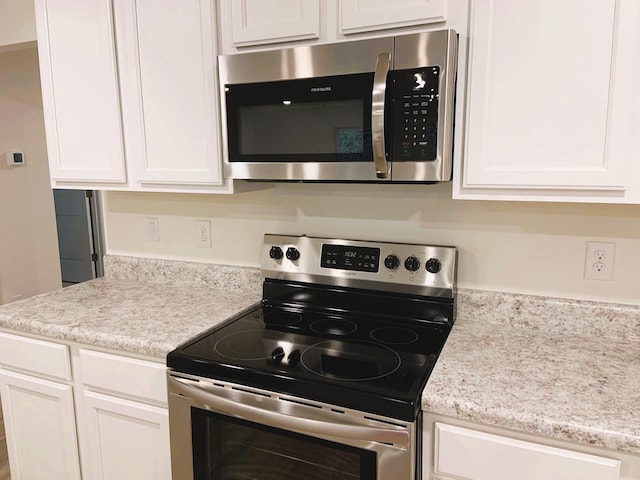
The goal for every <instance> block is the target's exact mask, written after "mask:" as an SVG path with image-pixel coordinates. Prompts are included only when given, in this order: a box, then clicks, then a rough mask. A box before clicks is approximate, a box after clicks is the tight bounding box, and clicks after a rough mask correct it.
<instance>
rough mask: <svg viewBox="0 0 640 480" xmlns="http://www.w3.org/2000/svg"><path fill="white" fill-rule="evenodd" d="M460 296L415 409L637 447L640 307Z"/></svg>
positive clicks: (580, 440) (592, 442) (639, 427)
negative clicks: (451, 322)
mask: <svg viewBox="0 0 640 480" xmlns="http://www.w3.org/2000/svg"><path fill="white" fill-rule="evenodd" d="M465 297H467V298H465ZM465 299H466V300H468V301H467V302H465ZM458 300H459V301H460V300H461V301H462V304H459V305H460V306H459V309H458V310H459V311H458V319H457V321H456V324H455V325H454V327H453V329H452V331H451V334H450V336H449V338H448V340H447V343H446V345H445V347H444V349H443V351H442V353H441V355H440V358H439V359H438V362H437V364H436V366H435V368H434V370H433V372H432V374H431V377H430V378H429V381H428V382H427V386H426V388H425V390H424V392H423V397H422V408H423V410H425V411H427V412H432V413H436V414H442V415H448V416H452V417H456V418H459V419H462V420H468V421H471V422H475V423H479V424H484V425H489V426H494V427H502V428H506V429H513V430H518V431H521V432H525V433H529V434H534V435H539V436H543V437H550V438H555V439H559V440H566V441H570V442H577V443H583V444H586V445H591V446H596V447H602V448H608V449H612V450H617V451H620V452H626V453H634V454H636V455H638V454H640V341H639V340H638V333H639V332H640V308H638V307H634V306H629V307H627V306H623V305H611V308H606V307H605V304H598V303H590V302H572V301H563V300H558V299H546V298H544V297H531V296H524V295H515V296H513V295H505V294H499V293H490V292H473V291H472V292H464V293H463V294H462V295H460V296H459V298H458ZM474 303H475V304H476V305H475V306H476V307H482V308H480V309H478V308H476V309H472V308H470V306H471V305H472V304H474ZM483 311H484V312H490V313H491V314H492V317H491V319H488V318H487V317H486V316H485V315H484V314H482V312H483ZM533 312H537V314H535V315H533V314H532V313H533ZM561 312H562V313H563V314H561Z"/></svg>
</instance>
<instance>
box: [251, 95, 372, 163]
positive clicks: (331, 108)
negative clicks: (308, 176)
mask: <svg viewBox="0 0 640 480" xmlns="http://www.w3.org/2000/svg"><path fill="white" fill-rule="evenodd" d="M363 108H364V107H363V102H362V100H339V101H331V102H322V103H310V102H302V103H296V102H292V101H288V102H287V103H286V104H283V103H281V104H280V105H257V106H247V107H242V108H241V109H240V112H239V113H240V115H239V123H240V124H239V127H240V132H239V134H240V142H239V146H240V155H241V156H248V155H287V156H288V155H292V156H306V155H309V156H310V158H314V157H315V156H318V155H319V156H325V157H326V158H327V159H331V160H334V159H336V157H337V158H345V157H346V158H349V159H356V160H357V159H362V157H363V156H364V154H365V152H364V148H365V146H364V130H363V118H362V111H363Z"/></svg>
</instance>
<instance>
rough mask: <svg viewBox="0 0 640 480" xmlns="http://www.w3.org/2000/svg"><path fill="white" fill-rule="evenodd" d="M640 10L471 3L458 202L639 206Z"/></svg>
mask: <svg viewBox="0 0 640 480" xmlns="http://www.w3.org/2000/svg"><path fill="white" fill-rule="evenodd" d="M639 5H640V4H639V3H638V2H637V1H636V0H617V1H615V0H563V1H562V2H558V1H556V0H522V1H518V2H506V1H495V0H487V1H481V2H480V1H479V2H471V10H470V22H469V25H470V26H469V63H468V65H469V70H468V78H467V89H468V90H467V99H466V121H465V122H464V125H465V136H466V142H465V146H464V154H463V156H464V163H463V164H462V165H458V166H457V169H456V174H455V178H454V180H455V183H454V198H488V199H516V200H517V199H519V200H567V201H623V202H624V201H633V198H634V195H637V193H638V192H637V188H638V187H640V185H639V184H638V182H637V178H639V177H640V169H638V167H637V166H634V165H633V163H632V162H633V161H634V156H635V157H636V159H635V163H638V162H637V143H636V144H634V143H633V141H634V137H636V136H637V135H636V134H635V133H634V132H636V131H637V129H638V113H639V112H640V108H639V103H638V98H639V96H638V90H639V88H638V84H639V81H640V9H639ZM459 120H460V118H458V121H459ZM460 123H462V122H460ZM634 152H636V153H635V154H634ZM634 192H635V193H634ZM637 200H640V198H639V199H637Z"/></svg>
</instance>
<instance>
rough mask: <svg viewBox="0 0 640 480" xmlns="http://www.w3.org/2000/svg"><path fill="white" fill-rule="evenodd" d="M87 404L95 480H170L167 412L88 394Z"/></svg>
mask: <svg viewBox="0 0 640 480" xmlns="http://www.w3.org/2000/svg"><path fill="white" fill-rule="evenodd" d="M84 403H85V408H86V412H87V416H88V418H87V420H88V422H87V424H88V425H87V428H88V431H89V451H90V456H91V467H90V469H91V478H92V479H94V480H122V479H124V478H132V479H133V478H135V479H136V480H164V479H166V480H170V479H171V455H170V451H169V415H168V411H167V409H165V408H159V407H153V406H150V405H145V404H142V403H138V402H132V401H129V400H123V399H119V398H115V397H111V396H107V395H102V394H99V393H94V392H89V391H87V392H85V394H84Z"/></svg>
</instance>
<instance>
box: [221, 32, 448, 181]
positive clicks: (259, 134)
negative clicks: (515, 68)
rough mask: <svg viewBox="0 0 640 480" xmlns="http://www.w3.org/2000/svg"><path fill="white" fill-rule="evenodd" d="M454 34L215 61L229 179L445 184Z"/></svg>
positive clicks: (438, 34)
mask: <svg viewBox="0 0 640 480" xmlns="http://www.w3.org/2000/svg"><path fill="white" fill-rule="evenodd" d="M456 54H457V36H456V33H455V32H454V31H453V30H440V31H434V32H423V33H418V34H409V35H402V36H395V37H385V38H376V39H370V40H359V41H351V42H343V43H334V44H324V45H313V46H299V47H294V48H287V49H281V50H269V51H262V52H254V53H242V54H236V55H223V56H220V57H219V58H218V62H219V74H220V89H221V98H222V113H223V115H222V126H223V132H224V135H223V150H224V156H225V174H226V176H227V177H228V178H234V179H246V180H269V181H321V182H322V181H324V182H405V183H407V182H425V183H427V182H440V181H447V180H450V179H451V172H452V153H453V152H452V150H453V148H452V145H453V113H454V89H455V80H456Z"/></svg>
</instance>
